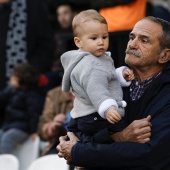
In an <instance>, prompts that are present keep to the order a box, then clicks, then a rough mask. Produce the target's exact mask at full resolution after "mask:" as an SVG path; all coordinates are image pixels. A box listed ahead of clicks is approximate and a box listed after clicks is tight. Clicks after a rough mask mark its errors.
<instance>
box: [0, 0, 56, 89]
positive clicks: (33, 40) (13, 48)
mask: <svg viewBox="0 0 170 170" xmlns="http://www.w3.org/2000/svg"><path fill="white" fill-rule="evenodd" d="M0 37H1V38H0V90H2V89H3V88H4V87H5V86H6V84H7V81H8V78H9V76H10V74H11V73H12V70H13V68H14V67H15V66H16V65H17V64H20V63H24V62H28V63H30V64H32V65H34V66H35V67H36V68H37V69H39V70H40V72H41V73H44V72H47V71H49V70H50V67H51V63H52V57H53V52H54V36H53V30H52V28H51V25H50V22H49V20H48V14H47V9H46V7H45V5H44V4H43V3H42V2H41V1H40V0H0Z"/></svg>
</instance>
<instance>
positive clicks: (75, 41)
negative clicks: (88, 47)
mask: <svg viewBox="0 0 170 170" xmlns="http://www.w3.org/2000/svg"><path fill="white" fill-rule="evenodd" d="M74 43H75V44H76V46H77V47H78V48H81V41H80V39H79V38H78V37H74Z"/></svg>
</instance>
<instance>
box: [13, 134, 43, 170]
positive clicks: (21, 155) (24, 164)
mask: <svg viewBox="0 0 170 170" xmlns="http://www.w3.org/2000/svg"><path fill="white" fill-rule="evenodd" d="M39 153H40V138H39V137H36V139H35V140H34V141H33V140H32V139H31V137H29V138H28V139H27V140H26V141H24V142H23V143H21V144H19V145H18V146H17V147H16V148H15V149H14V151H13V152H12V154H14V155H15V156H16V157H17V158H18V160H19V164H20V166H19V170H27V169H28V167H29V165H30V164H31V163H32V162H33V161H34V160H36V159H37V158H38V157H39Z"/></svg>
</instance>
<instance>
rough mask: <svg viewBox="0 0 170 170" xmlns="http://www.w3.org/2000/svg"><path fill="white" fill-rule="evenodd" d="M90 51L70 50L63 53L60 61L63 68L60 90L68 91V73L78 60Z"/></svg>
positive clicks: (69, 85) (69, 82)
mask: <svg viewBox="0 0 170 170" xmlns="http://www.w3.org/2000/svg"><path fill="white" fill-rule="evenodd" d="M89 54H90V53H88V52H84V51H81V50H72V51H68V52H66V53H64V54H63V55H62V56H61V63H62V65H63V68H64V75H63V80H62V90H63V91H65V92H68V91H70V87H71V81H70V75H71V72H72V70H73V69H74V67H75V66H76V65H77V64H78V63H79V61H80V60H81V59H82V58H83V57H85V56H86V55H89Z"/></svg>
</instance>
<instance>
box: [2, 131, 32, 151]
mask: <svg viewBox="0 0 170 170" xmlns="http://www.w3.org/2000/svg"><path fill="white" fill-rule="evenodd" d="M28 137H29V134H27V133H25V132H23V131H21V130H19V129H9V130H6V131H2V130H0V154H10V153H11V152H12V150H13V149H14V148H15V147H16V145H17V144H20V143H22V142H23V141H24V140H26V139H27V138H28Z"/></svg>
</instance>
